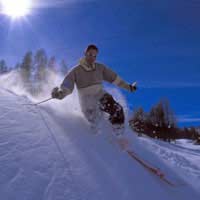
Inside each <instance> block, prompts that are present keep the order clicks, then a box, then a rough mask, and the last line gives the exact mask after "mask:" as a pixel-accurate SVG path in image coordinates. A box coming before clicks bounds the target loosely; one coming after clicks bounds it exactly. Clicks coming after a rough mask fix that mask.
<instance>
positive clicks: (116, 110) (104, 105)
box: [51, 45, 137, 128]
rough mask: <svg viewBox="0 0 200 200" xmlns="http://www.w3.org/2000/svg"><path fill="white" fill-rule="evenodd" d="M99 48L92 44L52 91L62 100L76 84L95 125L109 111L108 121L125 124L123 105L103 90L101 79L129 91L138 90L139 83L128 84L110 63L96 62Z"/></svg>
mask: <svg viewBox="0 0 200 200" xmlns="http://www.w3.org/2000/svg"><path fill="white" fill-rule="evenodd" d="M97 54H98V48H97V47H96V46H95V45H89V46H88V47H87V48H86V50H85V52H84V57H83V58H82V59H81V60H80V62H79V64H78V65H77V66H75V67H74V68H72V70H71V71H70V72H69V73H68V74H67V75H66V77H65V79H64V80H63V82H62V84H61V86H60V88H58V87H56V88H54V89H53V90H52V94H51V95H52V98H56V99H63V98H64V97H66V96H67V95H69V94H71V93H72V91H73V89H74V85H75V84H76V87H77V89H78V95H79V101H80V105H81V110H82V112H83V114H84V116H85V117H86V119H87V120H88V121H89V122H90V123H91V125H92V126H94V127H95V126H96V124H97V123H98V121H99V119H100V117H101V114H102V112H106V113H108V114H109V121H110V122H111V124H112V126H113V127H117V128H121V127H123V125H124V121H125V118H124V111H123V108H122V106H121V105H120V104H119V103H118V102H116V101H115V100H114V98H113V97H112V96H111V95H110V94H109V93H108V92H107V91H105V90H104V88H103V85H102V82H103V81H107V82H109V83H112V84H115V85H117V86H118V87H121V88H124V89H126V90H128V91H130V92H134V91H136V89H137V88H136V82H135V83H133V84H128V83H126V82H125V81H124V80H122V79H121V78H120V77H119V76H118V75H117V74H116V73H115V72H113V71H112V70H111V69H109V68H108V67H107V66H105V65H103V64H100V63H98V62H95V61H96V57H97Z"/></svg>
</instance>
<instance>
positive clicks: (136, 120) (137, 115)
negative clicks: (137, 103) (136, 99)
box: [129, 107, 145, 136]
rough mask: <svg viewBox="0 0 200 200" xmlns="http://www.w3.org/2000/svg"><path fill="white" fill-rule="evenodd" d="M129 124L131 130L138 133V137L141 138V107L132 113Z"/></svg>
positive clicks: (143, 124) (142, 128) (143, 120)
mask: <svg viewBox="0 0 200 200" xmlns="http://www.w3.org/2000/svg"><path fill="white" fill-rule="evenodd" d="M129 123H130V126H131V128H132V129H133V130H134V131H136V132H137V133H138V136H141V135H142V133H144V126H145V112H144V110H143V108H142V107H140V108H138V109H136V110H135V111H134V113H133V117H132V119H131V120H130V121H129Z"/></svg>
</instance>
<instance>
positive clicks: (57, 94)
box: [51, 87, 65, 100]
mask: <svg viewBox="0 0 200 200" xmlns="http://www.w3.org/2000/svg"><path fill="white" fill-rule="evenodd" d="M51 97H52V98H54V99H60V100H61V99H63V98H64V97H65V95H64V92H63V91H62V90H61V89H59V88H58V87H55V88H54V89H53V90H52V92H51Z"/></svg>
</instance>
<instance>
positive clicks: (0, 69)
mask: <svg viewBox="0 0 200 200" xmlns="http://www.w3.org/2000/svg"><path fill="white" fill-rule="evenodd" d="M7 71H8V70H7V65H6V62H5V60H1V61H0V74H4V73H6V72H7Z"/></svg>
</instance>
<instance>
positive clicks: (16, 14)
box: [0, 0, 31, 19]
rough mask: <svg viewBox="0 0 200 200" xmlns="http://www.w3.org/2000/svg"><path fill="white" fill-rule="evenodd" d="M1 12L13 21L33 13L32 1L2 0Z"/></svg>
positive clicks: (0, 1) (0, 0) (0, 3)
mask: <svg viewBox="0 0 200 200" xmlns="http://www.w3.org/2000/svg"><path fill="white" fill-rule="evenodd" d="M0 5H1V12H2V13H3V14H5V15H7V16H9V17H11V18H13V19H16V18H20V17H24V16H26V15H28V14H30V12H31V0H0Z"/></svg>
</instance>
